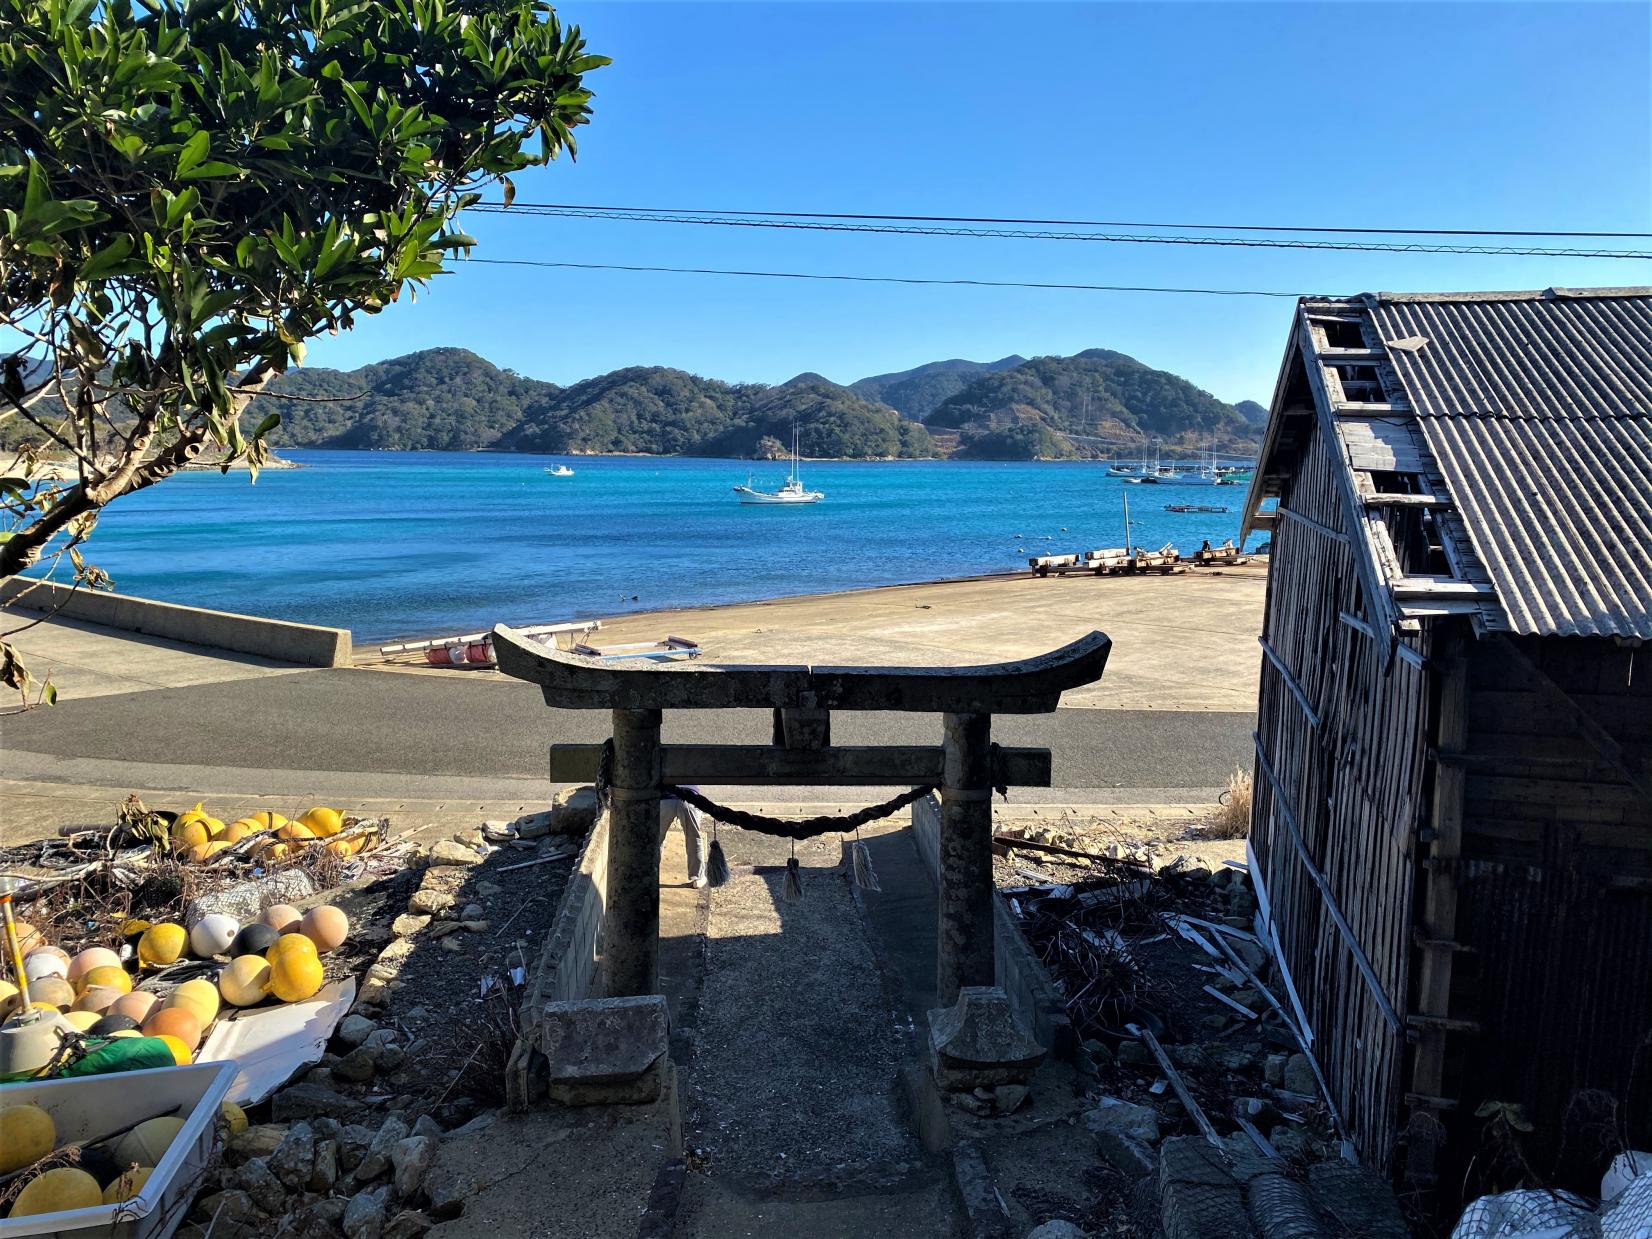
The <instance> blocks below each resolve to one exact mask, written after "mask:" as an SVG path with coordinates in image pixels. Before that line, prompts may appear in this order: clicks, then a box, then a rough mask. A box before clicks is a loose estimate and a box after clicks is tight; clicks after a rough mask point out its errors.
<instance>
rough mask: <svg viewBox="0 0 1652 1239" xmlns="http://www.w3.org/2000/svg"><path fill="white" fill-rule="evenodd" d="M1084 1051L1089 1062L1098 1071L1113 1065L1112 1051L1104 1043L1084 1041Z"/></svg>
mask: <svg viewBox="0 0 1652 1239" xmlns="http://www.w3.org/2000/svg"><path fill="white" fill-rule="evenodd" d="M1084 1049H1085V1050H1086V1052H1088V1054H1089V1055H1090V1061H1091V1062H1092V1063H1093V1064H1095V1067H1096V1069H1097V1070H1098V1071H1100V1070H1105V1069H1106V1068H1108V1067H1111V1066H1112V1065H1113V1051H1111V1050H1109V1049H1108V1048H1107V1043H1106V1042H1105V1041H1094V1040H1091V1041H1086V1042H1085V1043H1084Z"/></svg>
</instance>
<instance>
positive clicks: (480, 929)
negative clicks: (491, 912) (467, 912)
mask: <svg viewBox="0 0 1652 1239" xmlns="http://www.w3.org/2000/svg"><path fill="white" fill-rule="evenodd" d="M459 924H460V925H462V926H464V928H466V929H468V930H470V932H471V933H473V934H485V933H487V931H488V922H487V921H476V920H471V919H470V918H469V917H466V918H465V919H464V920H462V921H460V922H459Z"/></svg>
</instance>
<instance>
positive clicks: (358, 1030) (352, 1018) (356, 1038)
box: [333, 1015, 378, 1045]
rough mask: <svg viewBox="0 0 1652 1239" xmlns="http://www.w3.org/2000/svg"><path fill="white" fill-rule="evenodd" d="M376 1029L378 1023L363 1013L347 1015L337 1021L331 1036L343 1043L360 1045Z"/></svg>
mask: <svg viewBox="0 0 1652 1239" xmlns="http://www.w3.org/2000/svg"><path fill="white" fill-rule="evenodd" d="M377 1030H378V1025H377V1024H375V1023H373V1021H372V1020H370V1019H368V1018H367V1017H366V1016H365V1015H347V1016H345V1017H344V1019H343V1020H342V1021H341V1022H340V1023H339V1026H338V1028H337V1030H336V1031H334V1033H333V1037H334V1038H335V1039H336V1040H338V1041H341V1042H343V1043H344V1044H345V1045H360V1044H361V1043H362V1042H363V1041H366V1040H367V1038H368V1037H370V1036H372V1035H373V1033H374V1032H376V1031H377Z"/></svg>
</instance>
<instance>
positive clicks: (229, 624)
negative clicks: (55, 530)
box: [0, 577, 350, 667]
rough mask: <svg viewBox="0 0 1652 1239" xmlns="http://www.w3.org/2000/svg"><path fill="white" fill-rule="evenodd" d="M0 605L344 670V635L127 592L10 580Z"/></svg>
mask: <svg viewBox="0 0 1652 1239" xmlns="http://www.w3.org/2000/svg"><path fill="white" fill-rule="evenodd" d="M0 606H8V607H12V608H14V609H16V610H19V611H44V612H48V613H50V614H54V615H59V616H62V617H63V618H64V619H75V620H83V621H85V622H86V623H88V624H102V625H103V626H105V627H107V628H119V629H122V630H123V631H125V632H138V633H143V634H145V635H147V636H151V637H164V638H166V639H167V640H169V641H182V642H185V643H186V644H189V645H204V646H206V647H208V648H209V649H216V650H233V651H235V652H236V653H238V654H257V655H259V656H260V657H263V658H271V659H275V660H277V661H279V662H288V663H299V664H301V665H303V666H307V667H348V666H349V665H350V631H349V629H347V628H323V627H321V626H319V625H317V624H294V623H290V622H289V621H287V620H275V619H264V618H263V617H262V616H257V615H236V614H234V613H233V612H230V611H208V610H206V609H204V608H202V607H186V606H180V605H178V604H177V603H172V602H157V601H155V600H154V599H153V598H134V597H132V596H130V595H129V594H105V593H96V592H93V591H92V590H88V589H71V588H70V587H69V586H67V585H59V584H58V583H57V582H55V581H35V580H30V579H28V578H25V577H12V578H10V579H9V580H5V581H0Z"/></svg>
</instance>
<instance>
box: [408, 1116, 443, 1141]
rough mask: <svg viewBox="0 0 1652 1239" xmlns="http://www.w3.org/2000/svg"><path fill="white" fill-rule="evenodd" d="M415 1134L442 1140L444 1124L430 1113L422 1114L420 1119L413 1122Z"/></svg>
mask: <svg viewBox="0 0 1652 1239" xmlns="http://www.w3.org/2000/svg"><path fill="white" fill-rule="evenodd" d="M413 1134H414V1135H415V1136H429V1137H431V1138H432V1139H435V1140H440V1139H441V1138H442V1126H441V1124H440V1123H438V1122H437V1121H436V1120H435V1119H433V1118H431V1117H430V1116H429V1115H428V1114H421V1115H419V1121H418V1122H416V1123H414V1124H413Z"/></svg>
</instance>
